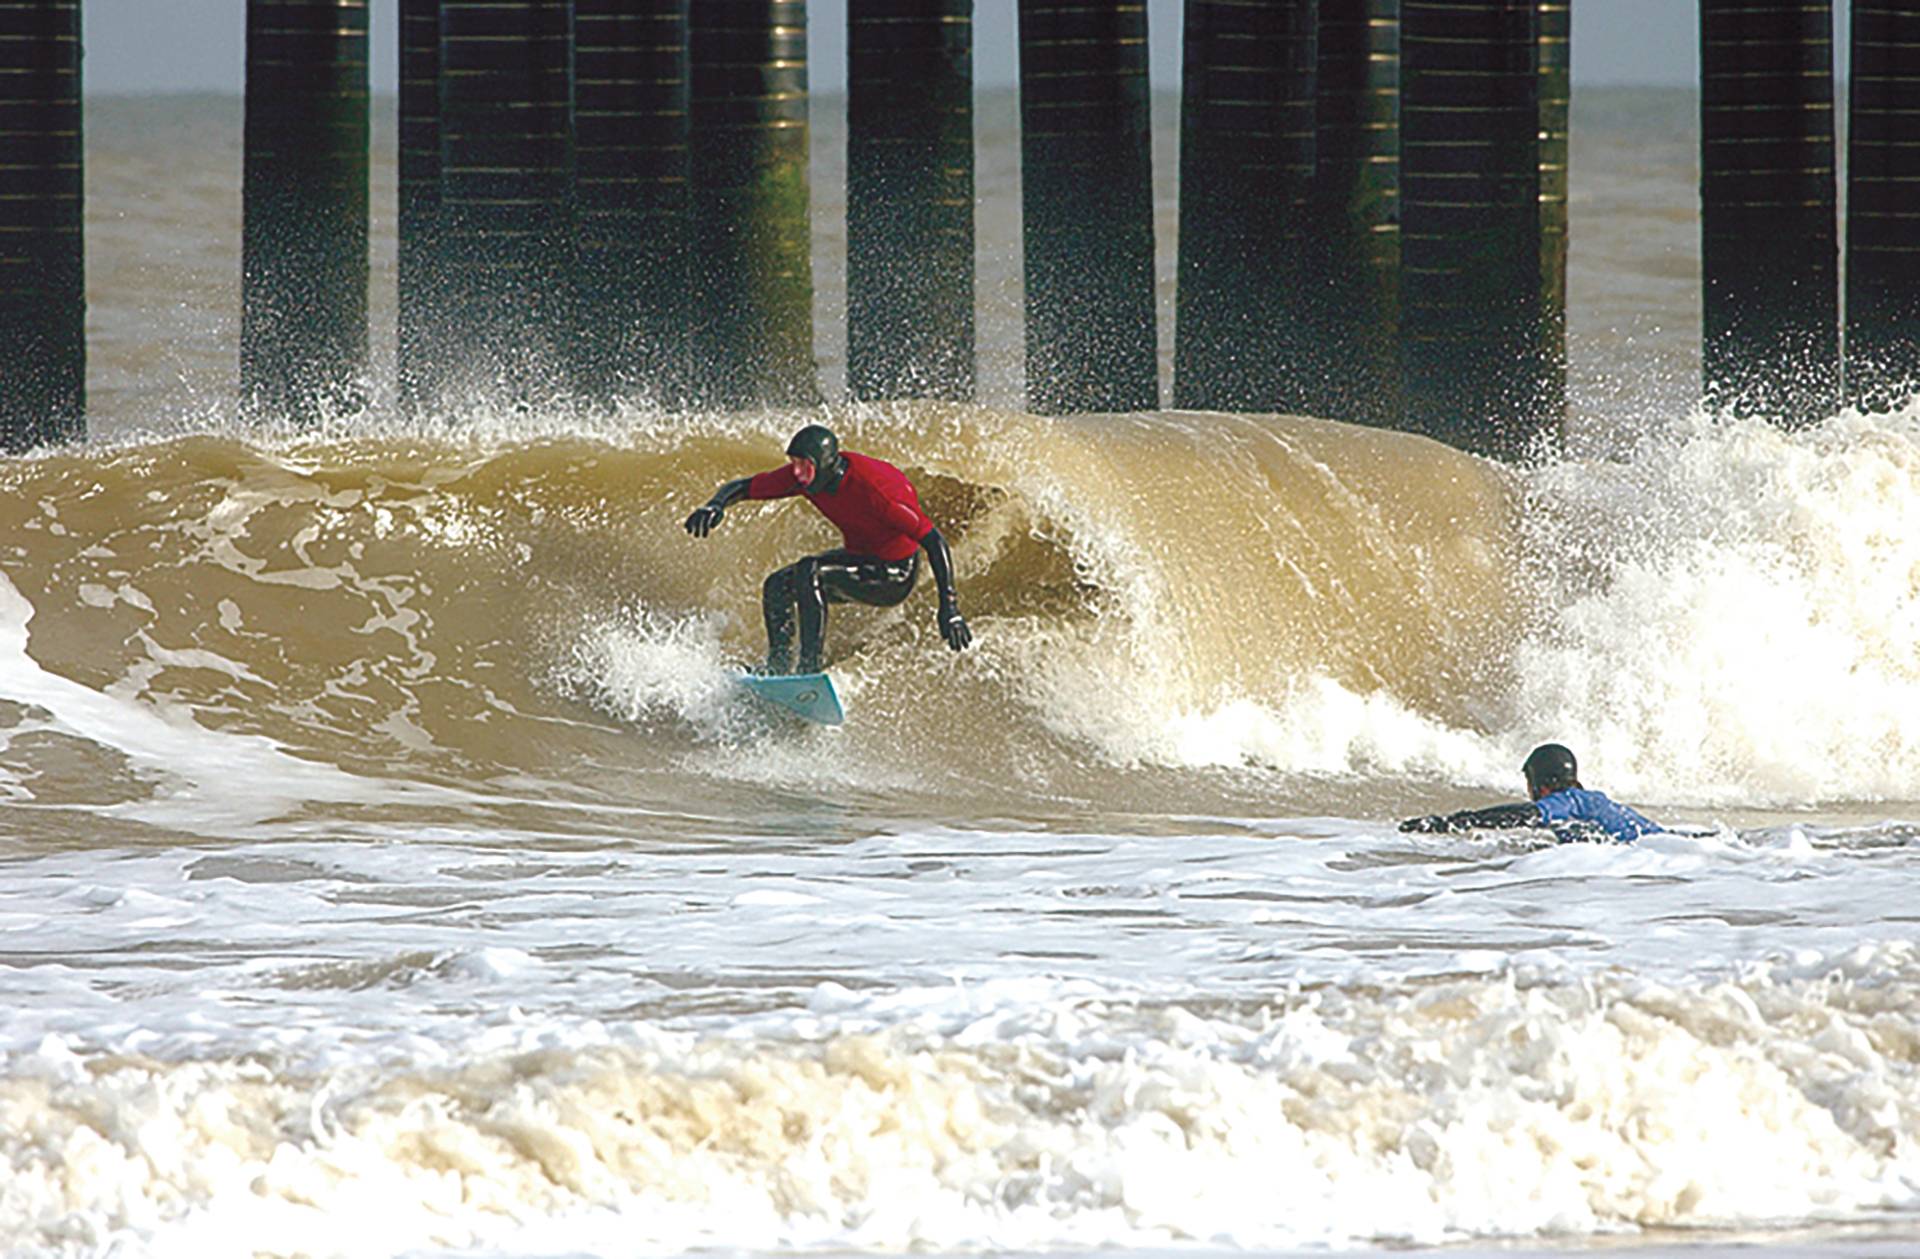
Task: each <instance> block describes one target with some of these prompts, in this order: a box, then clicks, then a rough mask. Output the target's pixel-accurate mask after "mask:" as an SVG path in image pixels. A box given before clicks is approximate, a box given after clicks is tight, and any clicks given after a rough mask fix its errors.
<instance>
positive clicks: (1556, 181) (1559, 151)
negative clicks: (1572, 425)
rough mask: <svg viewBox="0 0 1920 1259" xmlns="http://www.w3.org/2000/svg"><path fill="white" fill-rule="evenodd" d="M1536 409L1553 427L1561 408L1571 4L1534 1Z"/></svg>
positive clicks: (1563, 411)
mask: <svg viewBox="0 0 1920 1259" xmlns="http://www.w3.org/2000/svg"><path fill="white" fill-rule="evenodd" d="M1539 4H1540V9H1539V23H1540V25H1539V32H1538V46H1539V60H1538V67H1539V72H1540V99H1539V109H1540V158H1539V160H1540V322H1539V324H1538V328H1539V333H1540V345H1539V350H1538V356H1537V358H1536V359H1535V363H1536V365H1537V369H1538V371H1539V380H1540V404H1539V405H1540V413H1541V415H1542V416H1543V417H1545V419H1546V422H1547V423H1549V424H1550V425H1551V426H1553V427H1555V428H1558V427H1559V426H1560V425H1561V424H1562V423H1563V422H1564V420H1565V416H1566V409H1567V239H1568V236H1567V228H1568V217H1567V189H1568V176H1569V174H1570V173H1571V168H1570V166H1569V165H1568V156H1569V155H1568V143H1567V141H1568V134H1569V131H1570V123H1571V114H1572V106H1573V6H1572V4H1571V3H1570V0H1539Z"/></svg>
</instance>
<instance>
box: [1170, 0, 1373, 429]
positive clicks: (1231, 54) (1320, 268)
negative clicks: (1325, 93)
mask: <svg viewBox="0 0 1920 1259" xmlns="http://www.w3.org/2000/svg"><path fill="white" fill-rule="evenodd" d="M1319 8H1320V4H1319V0H1274V2H1273V3H1268V4H1260V5H1249V4H1246V3H1244V0H1187V6H1186V15H1185V17H1186V39H1185V47H1184V57H1185V73H1184V75H1183V79H1182V96H1181V106H1180V251H1179V254H1180V263H1179V286H1180V287H1179V298H1178V306H1177V310H1176V317H1175V321H1174V360H1173V398H1174V405H1175V406H1178V407H1184V408H1198V409H1202V410H1220V411H1299V410H1305V409H1308V407H1309V406H1310V405H1311V403H1310V401H1309V400H1310V399H1313V400H1318V399H1319V398H1321V397H1324V396H1325V395H1324V394H1323V393H1321V392H1320V391H1319V390H1318V389H1317V388H1316V385H1317V384H1318V383H1319V382H1320V380H1321V379H1322V377H1324V376H1325V375H1326V374H1328V373H1329V372H1332V371H1335V370H1337V367H1336V365H1335V364H1334V363H1332V362H1330V361H1327V360H1325V359H1323V358H1322V357H1321V355H1320V352H1319V350H1320V344H1321V343H1320V339H1319V336H1318V335H1317V334H1318V330H1319V329H1318V325H1319V324H1320V323H1321V321H1322V320H1323V318H1324V317H1325V313H1326V312H1325V304H1324V298H1325V297H1326V296H1328V292H1329V290H1328V287H1327V269H1326V266H1325V263H1326V259H1324V258H1323V257H1321V256H1320V251H1319V250H1317V249H1316V248H1314V242H1315V241H1316V240H1317V239H1318V236H1319V234H1318V233H1317V232H1316V231H1315V230H1314V221H1313V214H1312V211H1313V208H1314V207H1313V204H1312V197H1313V190H1314V169H1315V168H1314V158H1315V148H1316V142H1315V130H1316V105H1317V95H1316V91H1315V85H1316V82H1317V78H1318V69H1319V67H1318V52H1317V49H1318V42H1317V28H1318V25H1319Z"/></svg>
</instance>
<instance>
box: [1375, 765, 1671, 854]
mask: <svg viewBox="0 0 1920 1259" xmlns="http://www.w3.org/2000/svg"><path fill="white" fill-rule="evenodd" d="M1520 772H1521V773H1522V774H1524V775H1526V779H1527V796H1528V799H1527V801H1526V802H1524V803H1516V804H1496V805H1492V806H1490V807H1488V808H1484V809H1462V810H1461V811H1460V812H1458V813H1449V814H1446V815H1444V816H1442V815H1439V814H1435V815H1433V816H1431V817H1413V818H1408V819H1407V820H1406V821H1404V822H1402V823H1400V829H1401V830H1403V831H1424V832H1429V833H1431V832H1435V831H1471V830H1482V829H1484V830H1509V829H1514V828H1517V827H1527V826H1538V827H1544V828H1546V829H1548V830H1550V831H1552V832H1553V834H1554V838H1555V839H1557V840H1559V841H1560V842H1561V843H1563V844H1566V843H1575V842H1578V841H1581V840H1610V841H1612V842H1613V843H1616V844H1630V843H1632V842H1633V841H1634V840H1636V839H1639V838H1640V837H1641V836H1642V835H1645V834H1647V833H1649V832H1651V831H1658V830H1663V829H1665V828H1663V827H1662V826H1661V825H1660V824H1659V823H1657V822H1654V821H1651V820H1649V819H1648V818H1646V817H1643V816H1641V815H1640V814H1638V813H1636V812H1634V811H1633V810H1632V809H1629V808H1628V807H1627V806H1626V805H1624V804H1616V803H1615V802H1614V801H1612V800H1610V799H1608V798H1607V796H1606V795H1605V794H1604V793H1602V792H1598V791H1589V790H1588V789H1587V788H1585V787H1582V786H1581V785H1580V767H1579V764H1578V763H1577V762H1576V761H1575V760H1574V758H1573V753H1572V752H1571V751H1569V750H1568V749H1567V748H1564V747H1562V746H1561V745H1560V744H1558V743H1543V744H1541V745H1540V746H1539V747H1537V748H1535V749H1534V750H1533V751H1532V753H1530V754H1529V755H1528V756H1527V760H1526V764H1524V765H1522V766H1521V767H1520Z"/></svg>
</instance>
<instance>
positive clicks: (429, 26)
mask: <svg viewBox="0 0 1920 1259" xmlns="http://www.w3.org/2000/svg"><path fill="white" fill-rule="evenodd" d="M399 140H400V146H399V147H400V152H399V171H398V175H399V203H400V204H399V217H398V223H399V233H398V235H399V242H398V258H397V264H398V276H397V289H398V292H397V297H398V301H399V310H398V325H399V326H398V338H397V344H396V347H395V357H396V359H397V363H396V375H397V376H398V378H399V393H400V404H401V406H402V407H403V408H405V409H406V410H408V411H415V410H418V409H419V408H420V407H422V406H424V405H427V404H428V402H429V400H430V399H433V398H434V397H435V395H436V394H437V393H438V392H439V385H440V379H441V372H440V369H441V366H442V361H443V355H444V353H445V349H444V347H436V346H435V345H434V341H433V338H434V336H435V335H436V332H437V330H438V327H439V318H438V316H436V315H435V313H434V302H435V301H436V299H438V298H440V297H441V296H443V293H442V288H441V286H442V285H443V283H444V278H443V277H442V276H441V275H440V274H439V272H438V269H437V266H436V262H435V259H436V256H437V255H436V253H435V242H434V231H435V228H436V226H437V224H438V222H439V214H440V0H400V136H399Z"/></svg>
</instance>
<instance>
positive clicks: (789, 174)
mask: <svg viewBox="0 0 1920 1259" xmlns="http://www.w3.org/2000/svg"><path fill="white" fill-rule="evenodd" d="M690 18H691V41H692V57H693V76H692V168H693V211H694V225H695V227H694V238H695V253H694V268H695V272H694V280H695V285H696V287H697V288H698V290H699V292H700V294H701V298H700V303H699V313H698V318H697V320H696V322H695V325H694V376H695V381H696V385H695V394H696V397H697V400H698V401H700V402H702V403H704V404H706V405H710V406H718V407H727V408H737V407H747V406H762V405H781V404H807V403H811V402H814V401H817V400H818V396H819V386H818V384H817V383H816V381H815V377H814V368H813V259H812V249H811V227H810V223H809V219H808V175H807V159H808V155H807V14H806V4H805V3H804V0H695V2H694V4H693V6H692V9H691V13H690Z"/></svg>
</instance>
